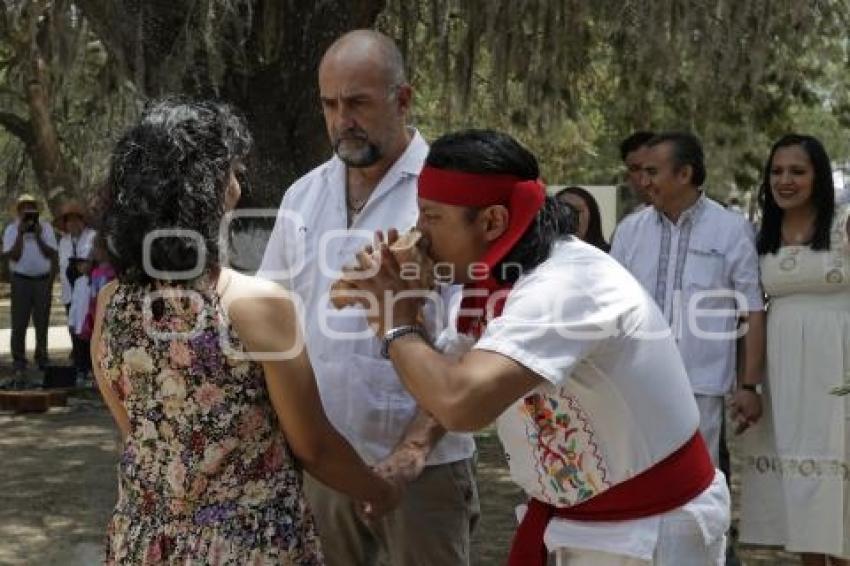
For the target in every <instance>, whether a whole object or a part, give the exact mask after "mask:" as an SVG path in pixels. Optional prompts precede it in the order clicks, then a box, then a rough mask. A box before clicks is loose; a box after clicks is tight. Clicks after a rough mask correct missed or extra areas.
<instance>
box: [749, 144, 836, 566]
mask: <svg viewBox="0 0 850 566" xmlns="http://www.w3.org/2000/svg"><path fill="white" fill-rule="evenodd" d="M759 202H760V203H761V210H762V224H761V229H760V231H759V235H758V241H757V245H758V252H759V255H760V256H761V260H760V263H761V280H762V286H763V287H764V291H765V293H767V295H768V296H769V297H770V302H769V305H768V311H767V379H766V386H765V388H764V390H763V391H762V392H761V393H762V395H763V397H764V402H763V407H764V416H763V418H762V419H761V420H760V421H759V422H758V423H756V424H755V426H754V427H753V428H752V430H751V431H749V432H748V433H747V434H746V435H744V437H743V438H742V448H743V449H744V454H745V456H746V459H745V468H744V473H743V474H742V489H741V494H742V501H741V540H742V541H744V542H750V543H756V544H767V545H782V546H784V547H785V548H786V549H787V550H788V551H790V552H798V553H800V554H801V557H802V561H803V564H804V565H806V566H814V565H818V566H825V565H827V564H832V565H836V566H837V565H845V566H846V565H847V564H850V398H848V397H839V396H836V395H834V394H833V390H834V389H835V388H836V387H838V386H840V385H841V384H842V383H843V381H844V379H845V376H846V375H847V372H848V371H850V207H848V206H843V207H836V205H835V191H834V188H833V180H832V167H831V166H830V162H829V157H828V156H827V153H826V150H824V148H823V145H822V144H821V143H820V141H818V140H817V139H816V138H813V137H811V136H804V135H798V134H789V135H786V136H784V137H783V138H781V139H780V140H779V141H777V142H776V143H775V144H774V146H773V148H772V149H771V151H770V156H769V157H768V160H767V165H766V166H765V172H764V180H763V182H762V186H761V190H760V193H759ZM751 394H752V395H758V394H759V392H758V391H757V390H753V391H752V392H751Z"/></svg>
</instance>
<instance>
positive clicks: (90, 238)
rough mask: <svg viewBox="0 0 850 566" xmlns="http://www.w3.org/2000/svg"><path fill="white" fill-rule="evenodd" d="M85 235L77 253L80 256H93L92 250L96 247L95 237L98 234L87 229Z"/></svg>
mask: <svg viewBox="0 0 850 566" xmlns="http://www.w3.org/2000/svg"><path fill="white" fill-rule="evenodd" d="M85 236H86V237H85V238H81V241H80V245H79V249H78V250H77V255H79V256H80V257H87V258H91V252H92V248H93V247H94V239H95V237H96V236H97V232H95V231H94V230H86V232H85Z"/></svg>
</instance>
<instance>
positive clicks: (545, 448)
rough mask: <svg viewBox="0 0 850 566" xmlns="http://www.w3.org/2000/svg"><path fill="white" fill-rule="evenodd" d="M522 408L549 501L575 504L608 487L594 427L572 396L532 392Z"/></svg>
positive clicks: (538, 470)
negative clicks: (529, 423) (549, 494)
mask: <svg viewBox="0 0 850 566" xmlns="http://www.w3.org/2000/svg"><path fill="white" fill-rule="evenodd" d="M522 410H523V412H525V413H526V414H527V415H528V416H529V417H530V418H531V420H532V422H533V426H531V427H529V430H528V433H527V434H528V441H529V443H530V444H531V445H532V446H534V447H535V449H536V452H537V458H536V459H535V460H536V469H537V474H538V481H539V482H540V485H541V487H542V488H543V491H544V492H545V493H554V494H555V497H554V498H553V500H552V501H550V503H553V504H561V505H574V504H576V503H580V502H581V501H584V500H586V499H589V498H590V497H593V496H594V495H596V494H597V493H599V492H601V491H604V490H605V489H607V488H608V487H610V483H609V481H608V479H607V475H608V474H607V468H606V467H605V462H604V460H603V459H602V456H601V454H600V452H599V447H598V445H597V444H596V442H595V440H594V432H593V427H592V426H591V424H590V421H589V419H588V418H587V415H586V414H585V413H584V410H583V409H582V408H581V405H580V404H579V403H578V401H577V400H576V399H575V398H574V397H572V396H569V395H565V394H564V393H563V391H562V392H560V393H559V394H558V396H549V395H541V394H539V393H535V394H533V395H529V396H528V397H526V398H525V400H524V403H523V406H522Z"/></svg>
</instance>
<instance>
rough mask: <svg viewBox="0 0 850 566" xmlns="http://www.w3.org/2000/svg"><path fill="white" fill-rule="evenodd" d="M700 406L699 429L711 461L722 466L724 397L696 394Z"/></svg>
mask: <svg viewBox="0 0 850 566" xmlns="http://www.w3.org/2000/svg"><path fill="white" fill-rule="evenodd" d="M694 398H695V399H696V402H697V407H699V431H700V433H701V434H702V438H703V440H705V445H706V446H707V447H708V453H709V454H710V455H711V463H712V464H714V467H715V468H719V467H720V427H721V425H722V422H723V401H724V397H721V396H719V395H694Z"/></svg>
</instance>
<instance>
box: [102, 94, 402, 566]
mask: <svg viewBox="0 0 850 566" xmlns="http://www.w3.org/2000/svg"><path fill="white" fill-rule="evenodd" d="M250 144H251V137H250V134H249V133H248V131H247V130H246V128H245V125H244V123H243V122H242V120H241V119H240V118H238V117H237V116H235V115H234V113H233V112H232V111H231V110H230V109H229V108H228V107H227V106H224V105H221V104H216V103H211V102H200V103H190V102H180V101H171V100H166V101H161V102H157V103H155V104H153V105H151V106H150V107H149V108H148V109H147V110H146V111H145V112H144V114H143V115H142V117H141V119H140V120H139V122H138V123H137V124H136V125H135V126H133V127H132V128H130V130H129V131H128V132H127V133H125V134H124V136H123V137H122V138H121V139H120V140H119V141H118V143H117V145H116V147H115V149H114V151H113V155H112V161H111V167H110V172H109V179H108V182H107V187H106V195H105V198H104V201H103V207H104V210H103V234H104V237H105V239H106V242H107V247H108V251H109V255H110V260H111V262H112V264H113V265H114V267H115V269H116V272H117V274H118V280H117V281H114V282H112V283H110V284H109V285H107V286H106V287H105V288H104V289H103V290H102V291H101V293H100V296H99V297H98V306H97V315H96V320H95V327H94V332H93V338H92V356H93V359H94V361H95V374H96V377H97V381H98V385H99V387H100V390H101V393H102V394H103V397H104V399H105V400H106V403H107V405H108V406H109V409H110V411H111V412H112V415H113V416H114V418H115V420H116V422H117V424H118V426H119V428H120V429H121V433H122V436H123V438H124V449H123V452H122V454H121V459H120V464H119V466H118V481H119V496H118V502H117V504H116V506H115V509H114V512H113V515H112V519H111V521H110V524H109V530H108V544H107V563H108V564H160V563H168V564H176V563H180V564H188V563H193V564H194V563H205V564H237V563H238V564H271V563H274V564H321V563H322V556H321V551H320V548H319V541H318V539H317V534H316V531H315V528H314V525H313V519H312V516H311V514H310V511H309V509H308V508H307V505H306V503H305V500H304V498H303V495H302V487H301V479H302V478H301V468H302V467H303V469H306V470H307V471H309V472H310V473H311V474H312V475H313V476H314V477H316V478H318V479H319V480H321V481H323V482H326V483H327V484H328V485H330V486H332V487H334V488H335V489H337V490H339V491H342V492H344V493H346V494H348V495H349V496H351V497H353V498H355V499H357V500H359V501H362V502H364V506H365V508H366V510H367V511H369V512H371V513H372V514H374V515H379V514H380V513H381V512H383V511H385V510H387V509H388V508H389V507H391V506H392V505H393V504H394V503H395V502H396V501H397V499H398V492H397V489H396V488H395V486H393V485H390V484H388V483H387V482H385V481H384V480H382V479H381V478H380V477H378V476H377V475H376V474H374V473H373V472H372V471H371V470H370V469H369V468H368V467H367V466H366V465H365V464H364V463H363V462H362V460H361V459H360V458H359V456H358V455H357V454H356V452H355V451H354V450H353V449H352V448H351V446H350V445H349V444H348V442H346V441H345V440H344V439H343V438H342V437H341V436H340V435H339V434H338V433H337V432H336V430H334V429H333V427H332V426H331V425H330V424H329V422H328V420H327V417H326V416H325V413H324V411H323V409H322V404H321V402H320V400H319V395H318V392H317V388H316V383H315V381H314V378H313V374H312V370H311V368H310V365H309V362H308V359H307V356H306V353H305V352H304V349H303V348H302V347H301V336H300V334H299V328H298V320H297V317H296V311H295V308H294V305H293V302H292V301H291V300H290V298H289V297H287V296H286V295H285V294H284V292H283V291H282V290H280V289H279V288H278V287H277V286H276V285H274V284H273V283H270V282H266V281H263V280H260V279H257V278H254V277H249V276H246V275H241V274H239V273H236V272H234V271H231V270H229V269H227V268H225V267H223V266H222V265H221V264H220V261H219V256H220V253H221V249H220V245H221V244H220V233H219V231H220V224H221V221H222V218H223V217H224V215H225V213H226V212H227V211H228V210H230V209H231V208H232V207H233V206H234V205H235V204H236V202H237V201H238V199H239V196H240V190H241V189H240V185H239V181H238V179H237V175H238V174H239V173H240V170H241V168H242V167H243V165H242V160H243V158H244V157H245V156H246V154H247V152H248V150H249V147H250Z"/></svg>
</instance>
